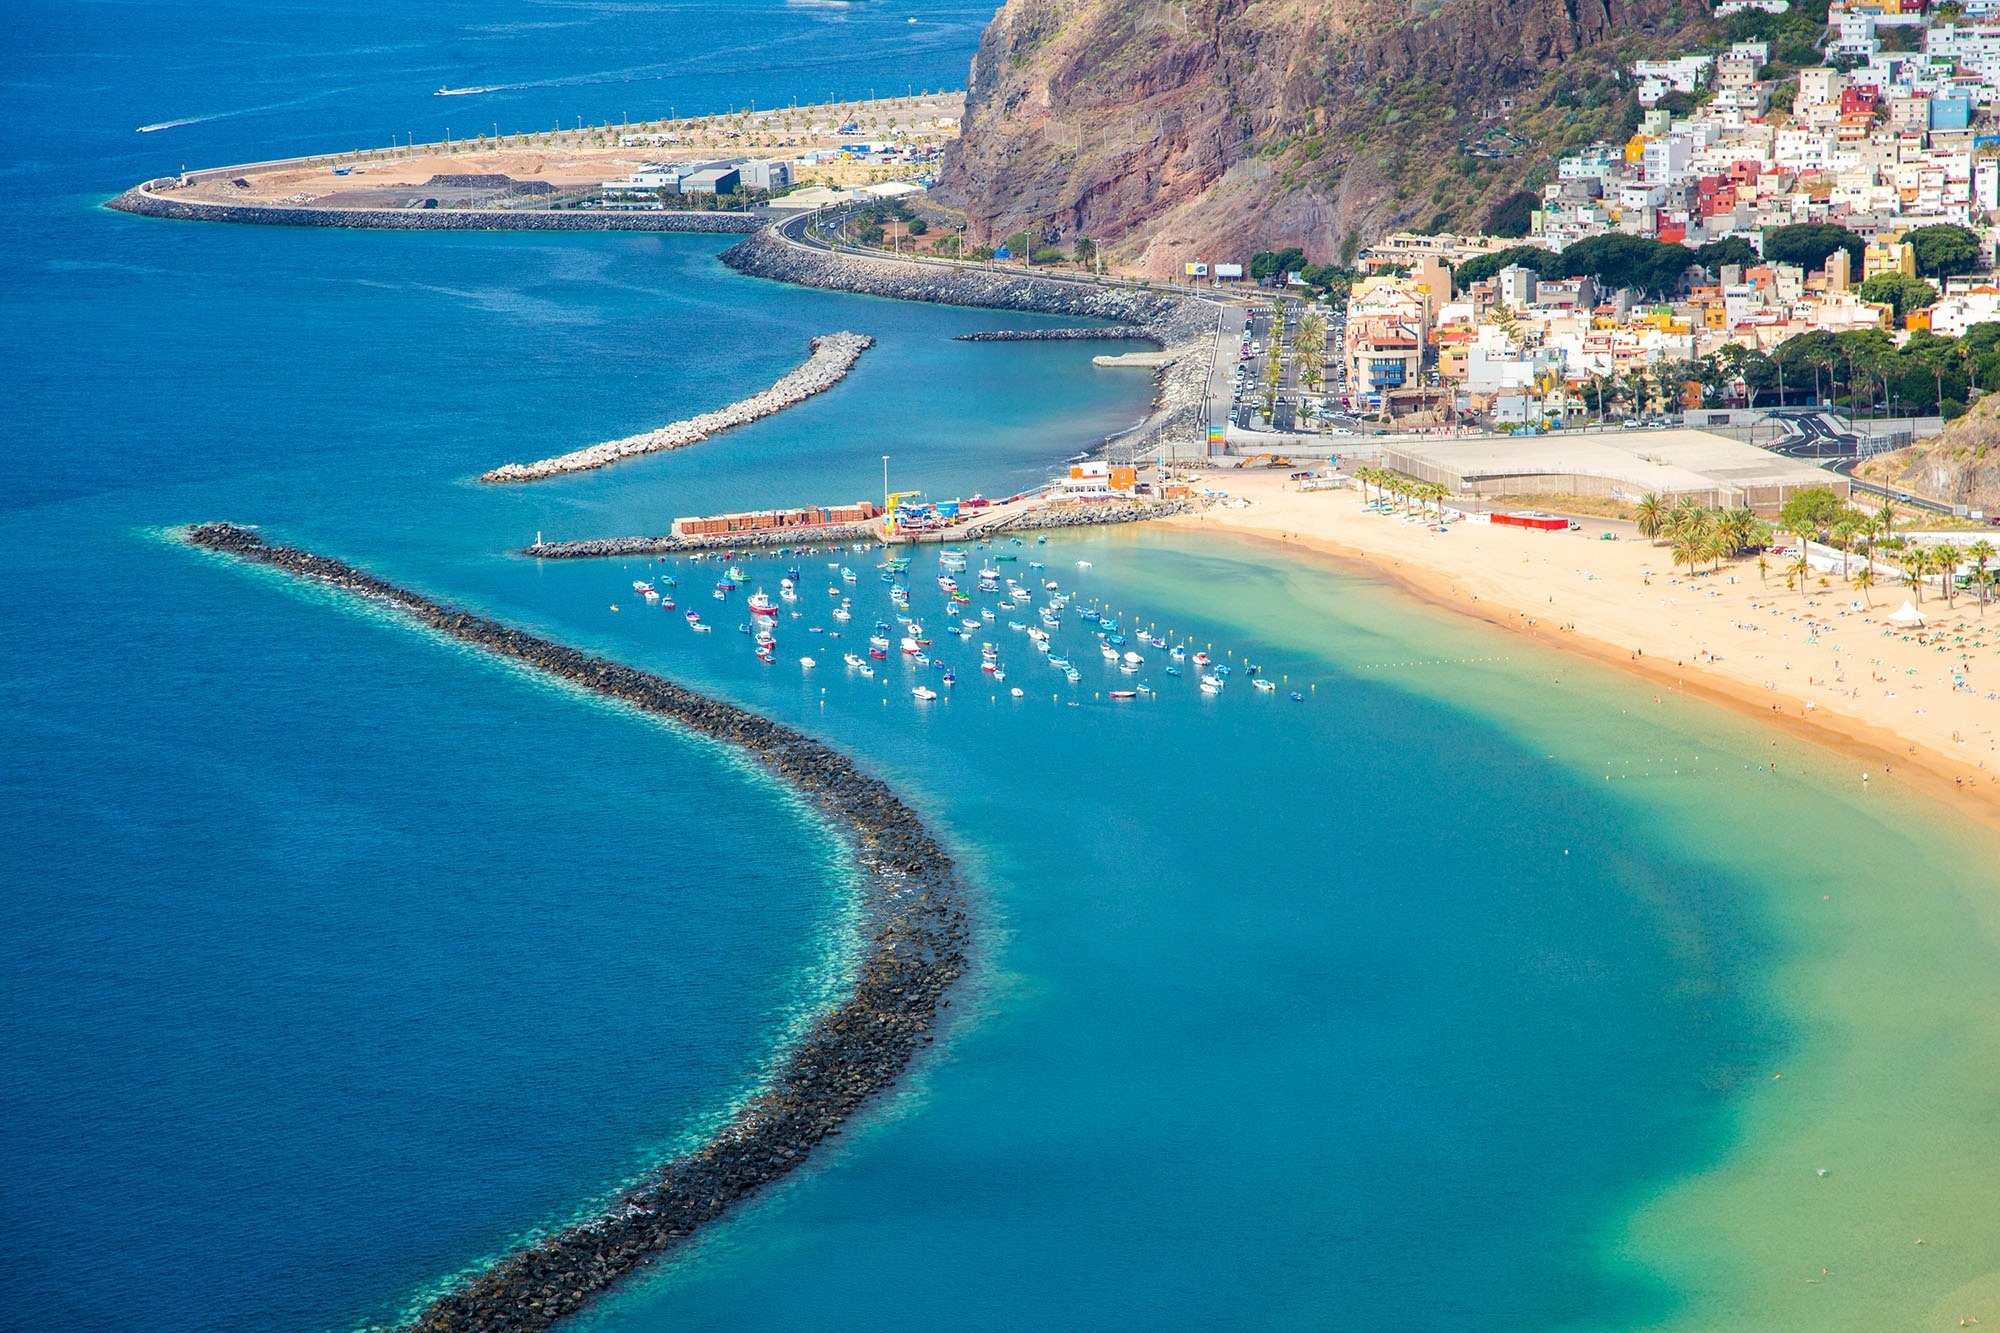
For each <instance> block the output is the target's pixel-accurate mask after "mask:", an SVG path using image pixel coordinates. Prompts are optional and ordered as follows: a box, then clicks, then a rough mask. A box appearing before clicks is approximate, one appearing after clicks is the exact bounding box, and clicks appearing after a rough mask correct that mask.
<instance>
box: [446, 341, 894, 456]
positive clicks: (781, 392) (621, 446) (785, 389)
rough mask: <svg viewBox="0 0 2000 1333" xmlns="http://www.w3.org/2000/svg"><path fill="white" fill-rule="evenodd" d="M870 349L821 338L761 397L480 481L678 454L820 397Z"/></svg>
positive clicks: (867, 343)
mask: <svg viewBox="0 0 2000 1333" xmlns="http://www.w3.org/2000/svg"><path fill="white" fill-rule="evenodd" d="M874 345H875V340H874V339H873V338H871V337H869V336H868V335H867V334H865V333H845V332H842V333H825V334H821V335H820V336H819V337H817V338H814V339H813V340H812V355H811V356H810V357H808V358H806V362H805V364H804V365H802V366H800V367H799V368H798V369H796V370H794V371H792V372H791V373H790V374H789V375H786V376H785V377H784V378H783V379H781V380H779V381H778V382H777V383H776V384H773V385H772V386H771V387H770V388H768V389H766V390H764V391H763V392H762V393H756V394H752V395H750V397H748V398H744V399H740V400H738V401H736V402H733V403H731V404H729V406H727V407H719V408H717V409H716V410H715V411H713V412H704V413H702V414H701V415H700V416H698V417H689V418H688V419H687V420H685V421H676V422H674V423H673V424H672V425H670V426H662V427H660V428H659V429H658V430H649V431H647V432H645V433H644V434H642V435H628V436H626V437H625V438H624V439H622V440H607V441H605V442H604V443H603V444H593V445H591V446H590V447H589V448H588V449H578V450H576V451H574V452H573V453H567V454H561V455H559V456H557V457H555V458H544V459H543V460H542V461H541V462H539V463H507V464H504V465H502V466H500V467H496V468H494V469H493V470H492V471H491V472H488V473H485V474H483V475H482V476H481V477H480V478H479V479H480V480H481V481H540V480H542V479H543V478H545V477H557V476H561V475H562V474H563V473H565V472H588V471H590V470H591V469H592V468H600V467H603V466H605V465H606V464H608V463H616V462H619V461H620V460H622V459H626V458H636V457H637V456H638V455H640V454H651V453H658V452H660V451H661V450H663V449H683V448H686V447H687V446H688V445H690V444H699V443H700V442H701V441H703V440H705V439H707V438H708V437H709V436H711V435H715V434H718V433H720V432H722V431H725V430H731V429H734V428H735V427H737V426H747V425H749V424H750V423H751V422H753V421H758V420H761V419H762V418H764V417H768V416H771V415H773V414H775V413H778V412H782V411H784V410H785V409H786V408H788V407H794V406H797V405H798V404H799V403H803V402H804V401H805V400H806V399H808V398H810V397H812V396H813V395H814V394H817V393H825V392H826V391H827V390H828V389H831V388H832V387H833V386H834V385H836V384H838V383H840V382H841V381H842V380H843V379H846V378H847V372H848V371H850V370H852V369H854V363H855V362H856V361H859V360H860V359H861V354H862V353H863V352H865V351H867V350H868V349H869V348H871V347H873V346H874Z"/></svg>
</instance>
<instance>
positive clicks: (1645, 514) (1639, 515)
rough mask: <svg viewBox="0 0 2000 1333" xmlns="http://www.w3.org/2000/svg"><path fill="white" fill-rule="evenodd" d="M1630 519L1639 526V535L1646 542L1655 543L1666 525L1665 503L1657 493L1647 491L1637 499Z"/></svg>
mask: <svg viewBox="0 0 2000 1333" xmlns="http://www.w3.org/2000/svg"><path fill="white" fill-rule="evenodd" d="M1632 517H1633V518H1634V520H1636V521H1637V523H1638V525H1639V535H1640V536H1641V537H1644V538H1646V539H1647V540H1648V541H1653V542H1657V541H1659V539H1660V533H1661V531H1662V530H1664V529H1665V527H1666V525H1667V502H1666V501H1665V500H1664V499H1662V498H1660V494H1659V492H1658V491H1648V492H1646V494H1644V495H1642V496H1640V497H1639V504H1638V507H1637V508H1636V509H1635V510H1634V511H1633V514H1632Z"/></svg>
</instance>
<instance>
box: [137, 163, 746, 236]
mask: <svg viewBox="0 0 2000 1333" xmlns="http://www.w3.org/2000/svg"><path fill="white" fill-rule="evenodd" d="M172 183H173V178H172V177H166V178H163V179H162V180H155V181H147V182H146V183H145V184H143V185H136V186H134V187H132V188H131V189H129V190H127V191H125V193H123V194H121V195H119V196H117V197H116V198H114V199H109V200H106V201H105V205H104V206H105V207H106V208H112V209H116V210H118V211H119V212H121V213H136V214H139V215H140V216H142V217H151V218H169V219H172V220H174V221H177V222H235V223H244V224H248V225H252V226H262V227H358V228H364V229H367V230H373V231H654V232H658V231H672V232H692V233H698V234H704V235H717V234H720V235H727V236H738V235H742V234H744V233H746V232H754V231H758V230H760V229H761V228H762V227H763V226H764V225H765V223H766V222H767V221H768V219H767V218H764V217H759V216H757V215H755V214H750V213H666V212H661V213H639V212H631V213H627V212H610V211H604V210H599V209H563V210H561V211H559V212H558V211H553V210H551V211H534V210H528V209H511V208H313V207H311V206H310V205H301V206H298V207H292V206H288V205H287V206H281V205H275V204H216V203H208V202H205V201H202V200H196V199H174V198H171V197H169V196H167V195H164V194H161V193H159V192H158V191H159V189H161V188H164V187H166V186H169V185H171V184H172Z"/></svg>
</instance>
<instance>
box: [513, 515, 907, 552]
mask: <svg viewBox="0 0 2000 1333" xmlns="http://www.w3.org/2000/svg"><path fill="white" fill-rule="evenodd" d="M881 539H882V528H881V525H880V524H878V523H874V522H868V523H836V524H832V525H829V526H827V527H823V528H775V529H772V530H770V531H760V532H716V533H708V534H705V535H702V536H699V537H595V538H588V539H585V540H583V541H574V542H532V543H530V544H529V545H527V546H524V547H522V548H521V554H522V555H531V556H534V557H535V558H536V559H538V560H602V559H605V558H607V557H614V556H631V555H678V554H680V553H682V552H685V551H740V550H745V549H747V548H749V547H755V546H794V547H800V548H804V547H810V546H822V545H825V544H827V543H834V544H845V543H847V542H875V541H880V540H881Z"/></svg>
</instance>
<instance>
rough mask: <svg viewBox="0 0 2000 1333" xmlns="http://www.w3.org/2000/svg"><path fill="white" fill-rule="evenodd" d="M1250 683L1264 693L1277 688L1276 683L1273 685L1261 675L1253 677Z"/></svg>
mask: <svg viewBox="0 0 2000 1333" xmlns="http://www.w3.org/2000/svg"><path fill="white" fill-rule="evenodd" d="M1250 683H1251V684H1252V685H1255V686H1256V687H1257V688H1258V689H1260V690H1262V691H1263V692H1264V693H1266V694H1269V693H1271V692H1272V691H1273V690H1275V689H1277V688H1278V687H1277V686H1276V685H1273V684H1272V683H1271V682H1270V681H1268V680H1265V679H1264V678H1263V677H1262V676H1257V677H1255V678H1253V679H1252V680H1251V682H1250Z"/></svg>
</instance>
